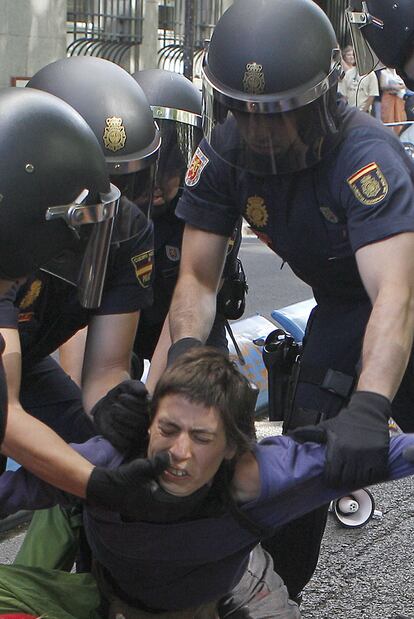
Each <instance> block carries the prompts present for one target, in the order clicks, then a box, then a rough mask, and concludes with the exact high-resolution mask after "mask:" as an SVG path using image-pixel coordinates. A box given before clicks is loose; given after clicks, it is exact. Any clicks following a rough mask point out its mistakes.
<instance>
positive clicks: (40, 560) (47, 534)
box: [14, 506, 82, 572]
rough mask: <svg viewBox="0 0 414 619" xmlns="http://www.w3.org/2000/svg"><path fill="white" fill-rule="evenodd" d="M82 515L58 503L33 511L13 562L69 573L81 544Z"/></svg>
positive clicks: (76, 510)
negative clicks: (48, 507) (63, 507)
mask: <svg viewBox="0 0 414 619" xmlns="http://www.w3.org/2000/svg"><path fill="white" fill-rule="evenodd" d="M81 526H82V514H81V513H80V511H79V510H78V509H76V508H71V509H62V508H60V507H59V506H56V507H52V508H51V509H42V510H39V511H37V512H35V513H34V515H33V518H32V521H31V523H30V526H29V528H28V531H27V533H26V536H25V538H24V540H23V543H22V545H21V547H20V550H19V552H18V553H17V555H16V558H15V560H14V565H22V566H26V567H42V568H44V569H51V570H64V571H67V572H69V571H70V570H71V569H72V566H73V563H74V561H75V556H76V553H77V550H78V546H79V529H80V527H81Z"/></svg>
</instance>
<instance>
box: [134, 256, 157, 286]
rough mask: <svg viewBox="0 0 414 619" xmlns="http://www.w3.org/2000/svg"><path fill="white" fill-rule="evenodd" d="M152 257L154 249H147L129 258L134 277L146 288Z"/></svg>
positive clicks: (148, 283)
mask: <svg viewBox="0 0 414 619" xmlns="http://www.w3.org/2000/svg"><path fill="white" fill-rule="evenodd" d="M153 257H154V250H153V249H149V250H148V251H144V252H142V254H138V255H137V256H133V258H131V262H132V264H133V266H134V269H135V275H136V278H137V280H138V282H139V283H140V284H141V286H142V287H143V288H148V286H149V285H150V283H151V273H152V264H153Z"/></svg>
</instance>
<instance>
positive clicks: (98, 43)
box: [67, 0, 143, 63]
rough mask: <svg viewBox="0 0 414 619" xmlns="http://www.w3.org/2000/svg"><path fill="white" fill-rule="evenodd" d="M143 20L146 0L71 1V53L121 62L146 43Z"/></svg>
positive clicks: (69, 26)
mask: <svg viewBox="0 0 414 619" xmlns="http://www.w3.org/2000/svg"><path fill="white" fill-rule="evenodd" d="M142 19H143V14H142V0H68V7H67V24H68V28H67V33H68V40H69V45H68V48H67V53H68V55H69V56H78V55H88V56H99V57H101V58H106V59H108V60H112V61H113V62H117V63H120V62H121V60H122V58H123V56H124V54H125V53H126V52H127V51H128V50H129V49H130V48H131V47H133V46H135V45H139V44H140V43H141V42H142Z"/></svg>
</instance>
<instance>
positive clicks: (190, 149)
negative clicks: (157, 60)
mask: <svg viewBox="0 0 414 619" xmlns="http://www.w3.org/2000/svg"><path fill="white" fill-rule="evenodd" d="M132 77H133V78H134V79H135V80H136V81H137V82H138V84H139V85H140V86H141V88H142V90H143V91H144V93H145V95H146V97H147V99H148V101H149V104H150V106H151V109H152V113H153V116H154V119H155V120H156V122H157V124H158V126H159V128H160V132H161V148H160V156H159V160H158V168H157V175H156V181H155V191H154V199H153V208H152V210H151V214H152V216H153V217H155V216H157V215H158V214H161V213H162V212H164V210H167V209H168V205H169V204H171V203H172V201H173V200H174V198H175V196H176V195H177V194H178V191H179V188H180V187H181V185H182V183H183V180H184V175H185V171H186V169H187V167H188V165H189V163H190V161H191V159H192V156H193V154H194V151H195V149H196V148H197V146H198V143H199V142H200V140H201V138H202V129H201V124H202V123H201V93H200V91H199V90H198V88H197V87H196V86H195V85H194V84H193V83H192V82H191V81H190V80H189V79H187V78H186V77H184V76H183V75H180V74H179V73H173V72H171V71H164V70H163V69H147V70H145V71H137V72H136V73H134V74H133V76H132Z"/></svg>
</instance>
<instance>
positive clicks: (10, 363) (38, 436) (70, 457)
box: [1, 329, 93, 497]
mask: <svg viewBox="0 0 414 619" xmlns="http://www.w3.org/2000/svg"><path fill="white" fill-rule="evenodd" d="M1 333H2V335H3V337H4V340H5V344H6V346H5V350H4V354H3V364H4V369H5V373H6V379H7V394H8V413H7V423H6V431H5V436H4V440H3V443H2V446H1V451H2V453H3V454H4V455H5V456H10V457H11V458H13V459H14V460H16V461H17V462H19V464H22V465H24V466H25V467H26V468H28V469H29V470H30V471H32V472H33V473H35V474H36V475H38V476H39V477H41V478H42V479H44V480H45V481H48V482H49V483H51V484H53V485H56V486H58V487H59V488H62V489H64V490H66V491H67V492H72V493H74V494H77V495H78V496H82V497H83V496H85V491H86V483H87V480H88V478H89V475H90V473H91V470H92V468H93V467H92V465H91V464H90V463H89V462H88V461H87V460H85V459H84V458H82V457H81V456H79V454H77V453H76V452H75V451H73V449H71V448H70V447H69V446H68V445H67V444H66V443H65V442H64V441H63V440H62V439H61V438H60V437H59V436H58V435H57V434H55V433H54V432H53V430H51V429H50V428H48V427H47V426H45V425H44V424H43V423H41V422H40V421H38V420H37V419H34V418H33V417H31V415H29V414H28V413H26V411H25V410H24V409H23V408H22V406H21V404H20V401H19V391H20V378H21V351H20V339H19V333H18V331H17V329H2V330H1Z"/></svg>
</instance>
